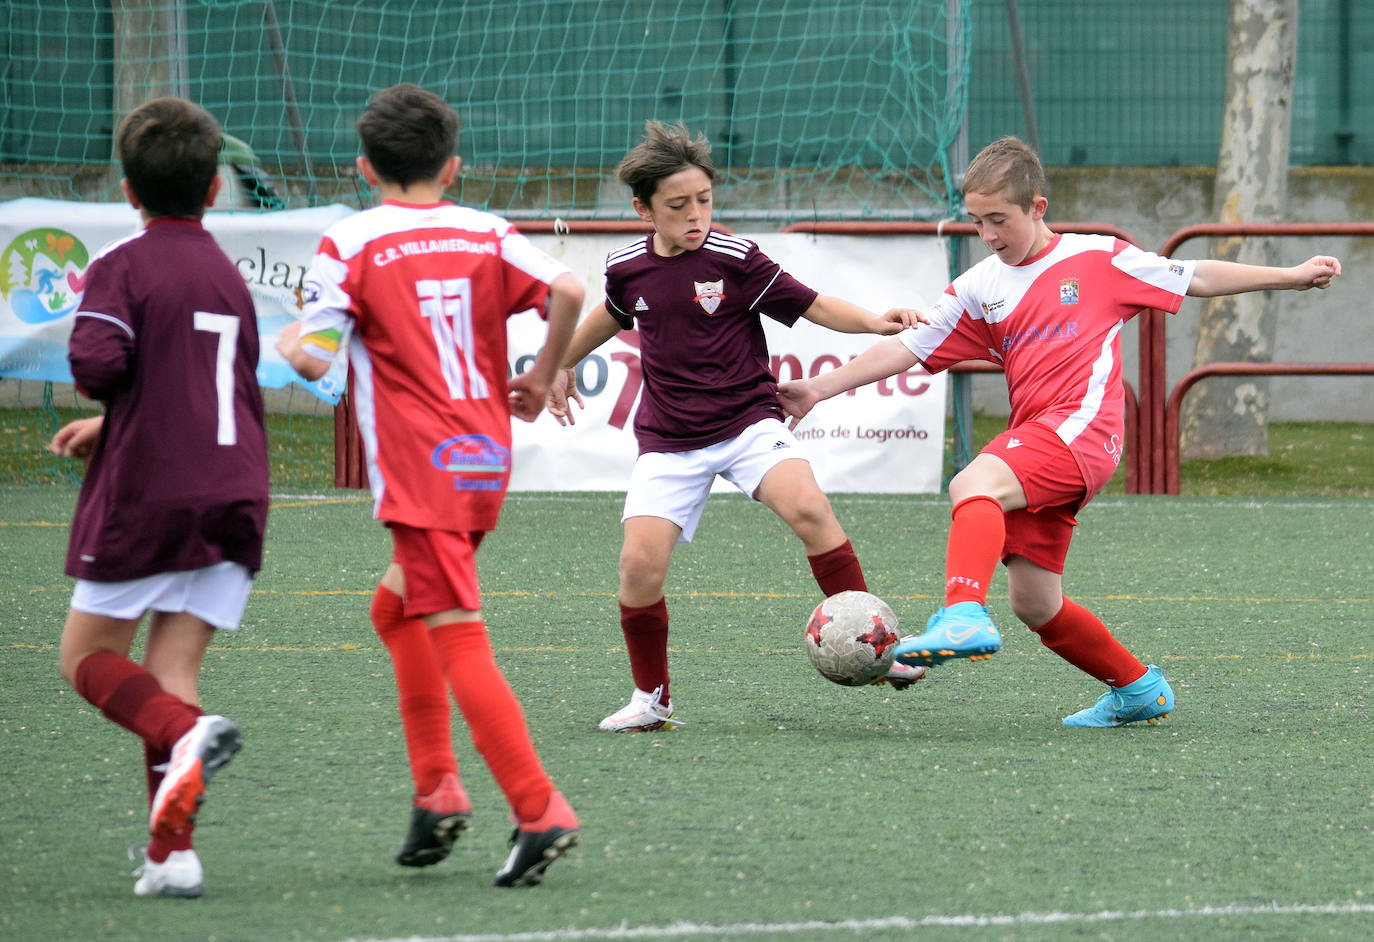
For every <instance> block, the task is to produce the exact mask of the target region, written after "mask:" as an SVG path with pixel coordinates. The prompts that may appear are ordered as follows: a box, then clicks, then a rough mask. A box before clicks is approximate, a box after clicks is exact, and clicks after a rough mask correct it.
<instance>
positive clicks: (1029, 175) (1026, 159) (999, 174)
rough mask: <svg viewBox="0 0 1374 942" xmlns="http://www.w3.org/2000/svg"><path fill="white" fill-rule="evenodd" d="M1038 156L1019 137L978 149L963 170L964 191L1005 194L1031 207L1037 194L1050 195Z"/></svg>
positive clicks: (1027, 207)
mask: <svg viewBox="0 0 1374 942" xmlns="http://www.w3.org/2000/svg"><path fill="white" fill-rule="evenodd" d="M1049 189H1050V187H1049V181H1047V180H1046V179H1045V168H1044V167H1043V166H1042V165H1041V163H1040V158H1039V156H1037V155H1036V153H1035V151H1033V150H1031V148H1030V146H1029V145H1027V144H1026V143H1025V142H1024V141H1022V140H1021V139H1020V138H1016V137H1010V136H1008V137H1002V138H998V139H997V140H995V141H993V142H992V143H991V144H989V145H988V146H987V147H984V148H983V149H982V150H980V151H979V152H978V156H977V157H974V158H973V160H972V161H971V162H970V163H969V165H968V170H966V171H964V192H965V193H985V194H988V195H994V194H998V193H1000V194H1003V195H1004V196H1006V198H1007V201H1008V202H1010V203H1014V204H1015V205H1017V206H1020V207H1021V208H1022V209H1025V210H1029V209H1030V208H1031V204H1032V203H1034V202H1035V198H1036V197H1037V196H1048V195H1049Z"/></svg>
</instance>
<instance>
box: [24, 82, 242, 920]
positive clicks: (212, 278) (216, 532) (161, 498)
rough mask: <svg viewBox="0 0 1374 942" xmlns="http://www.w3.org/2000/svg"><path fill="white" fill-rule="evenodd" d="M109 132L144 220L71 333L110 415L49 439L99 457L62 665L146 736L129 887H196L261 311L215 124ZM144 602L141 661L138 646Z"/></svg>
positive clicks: (168, 105) (57, 448)
mask: <svg viewBox="0 0 1374 942" xmlns="http://www.w3.org/2000/svg"><path fill="white" fill-rule="evenodd" d="M115 140H116V147H117V149H118V153H119V160H120V164H121V167H122V169H123V172H124V179H123V180H122V181H121V185H122V187H123V189H124V193H125V195H126V197H127V198H128V200H129V203H130V204H131V205H132V206H133V207H134V208H135V209H138V210H140V212H141V215H142V217H143V222H144V226H143V229H142V230H140V231H139V232H138V234H136V235H133V236H130V237H129V238H127V239H123V240H120V241H119V242H116V243H114V244H112V245H109V246H107V247H105V248H104V249H102V250H101V252H100V254H99V255H97V257H96V258H95V260H94V261H93V262H92V263H91V266H90V268H89V269H88V271H87V279H86V286H85V291H84V293H83V295H82V299H81V305H80V307H79V308H78V310H77V312H76V322H75V324H74V326H73V327H72V334H71V339H70V341H69V343H68V359H69V360H70V361H71V369H72V378H73V379H74V380H75V381H76V385H77V387H78V388H79V389H81V390H82V391H83V392H84V393H86V394H87V395H88V396H90V397H91V398H93V399H97V400H99V401H100V402H102V403H103V404H104V407H105V414H104V415H103V416H99V417H96V418H91V419H81V420H78V421H76V422H73V423H70V424H68V425H66V426H64V427H63V428H62V429H60V430H59V431H58V432H57V434H56V435H55V436H54V437H53V440H52V442H51V443H50V445H49V449H50V450H51V451H53V452H54V453H56V454H62V455H67V456H70V457H81V458H88V459H89V464H88V467H87V470H86V477H85V479H84V480H83V481H82V484H81V496H80V497H79V498H78V500H77V504H76V513H75V515H74V517H73V519H72V530H71V542H70V546H69V548H68V552H67V568H66V571H67V574H68V575H71V576H75V577H76V579H77V580H78V581H77V584H76V589H75V591H73V593H72V601H71V609H70V611H69V612H68V614H67V622H66V625H65V626H64V627H63V629H62V645H61V651H60V653H59V664H60V667H61V671H62V676H63V677H64V678H66V680H67V682H68V683H70V684H71V685H72V687H73V688H74V689H75V690H76V692H77V693H79V694H80V695H81V696H82V697H84V698H85V699H86V700H88V701H90V702H91V703H92V704H94V705H95V706H96V707H98V708H99V709H100V711H101V713H103V714H104V715H105V716H106V717H107V718H108V719H110V720H112V721H114V722H115V723H118V724H119V725H121V726H123V727H124V728H126V729H128V730H130V731H131V732H133V733H135V734H137V735H138V736H139V737H141V738H142V739H143V744H144V764H145V773H146V779H147V783H148V793H149V822H148V827H149V831H150V833H151V835H152V837H151V841H150V842H149V844H148V846H147V848H146V850H145V859H144V862H143V865H142V866H141V868H140V870H139V879H138V882H137V883H135V885H134V893H135V894H136V895H138V896H176V897H195V896H200V895H201V892H202V886H203V877H204V871H203V869H202V867H201V862H200V858H199V856H197V854H196V852H195V850H194V849H193V848H192V845H191V835H192V831H193V829H194V822H195V815H196V810H197V808H198V807H199V805H200V803H201V801H202V799H203V798H204V796H205V785H206V782H207V781H208V780H209V778H210V776H211V774H212V773H214V772H215V771H216V770H217V769H218V768H220V767H221V766H222V765H224V763H225V762H227V761H229V759H230V758H231V757H232V756H233V755H234V753H235V752H236V751H237V750H238V748H239V740H240V736H239V729H238V726H237V725H235V724H234V723H233V721H231V720H229V719H227V718H225V717H223V716H217V715H211V716H205V715H202V713H201V709H200V698H199V694H198V692H197V681H198V678H199V675H200V666H201V662H202V660H203V658H204V656H205V652H206V649H207V648H208V647H209V645H210V641H211V639H212V638H213V637H214V634H215V631H216V630H218V629H224V630H233V629H236V628H238V626H239V622H240V620H241V619H242V617H243V611H244V607H245V606H246V604H247V602H248V595H249V592H250V591H251V589H252V584H253V574H254V573H255V572H257V570H258V569H259V567H260V566H261V564H262V544H263V532H264V529H265V527H266V522H267V493H268V491H267V433H266V427H265V425H264V423H263V405H262V393H261V391H260V390H259V388H258V383H257V377H256V370H257V364H258V326H257V313H256V311H255V310H254V307H253V300H252V298H251V296H250V295H249V293H248V289H247V288H246V287H245V286H244V283H243V279H242V278H241V277H240V276H239V273H238V270H237V269H235V267H234V264H233V262H231V261H230V260H229V259H228V257H227V256H225V254H224V252H223V251H222V250H221V249H220V248H219V246H218V245H217V244H216V242H215V240H214V238H213V237H212V236H211V235H210V233H209V232H208V231H206V229H205V228H204V227H203V226H202V225H201V217H202V215H203V214H204V212H205V208H206V207H207V206H209V205H210V204H211V203H213V202H214V199H215V194H216V192H217V191H218V189H219V186H220V183H221V181H220V179H219V177H218V176H217V170H218V165H219V150H220V143H221V140H222V134H221V132H220V127H219V124H218V122H216V121H215V119H214V118H213V117H211V115H210V114H208V113H207V112H206V111H205V110H204V109H202V108H200V107H198V106H196V105H194V104H192V103H191V102H189V101H185V100H183V99H180V98H158V99H154V100H152V101H149V102H147V103H146V104H144V105H142V106H140V107H139V108H137V109H135V110H134V111H133V112H131V113H130V114H129V115H128V116H127V117H125V119H124V120H123V121H122V122H121V123H120V126H119V130H118V131H117V133H116V137H115ZM145 614H148V616H149V617H148V633H147V639H146V643H145V645H144V652H143V660H142V663H141V664H138V663H135V662H133V661H132V660H130V659H129V652H130V650H131V648H132V645H133V640H134V637H135V635H136V634H137V632H138V627H139V623H140V622H141V621H142V619H143V616H144V615H145Z"/></svg>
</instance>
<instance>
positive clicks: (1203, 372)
mask: <svg viewBox="0 0 1374 942" xmlns="http://www.w3.org/2000/svg"><path fill="white" fill-rule="evenodd" d="M1209 376H1374V363H1246V362H1218V363H1208V364H1207V365H1206V366H1199V367H1197V368H1196V369H1194V370H1190V371H1189V372H1188V374H1187V375H1186V376H1184V377H1183V379H1181V380H1179V382H1178V385H1176V386H1175V387H1174V390H1173V392H1171V393H1170V394H1169V401H1168V402H1167V403H1166V404H1165V406H1164V490H1163V491H1161V492H1160V493H1164V494H1173V495H1177V494H1178V462H1179V415H1180V412H1181V411H1182V408H1183V397H1184V396H1185V395H1187V394H1188V390H1190V389H1192V388H1193V386H1195V385H1196V384H1197V383H1198V382H1199V381H1201V380H1204V379H1206V378H1207V377H1209Z"/></svg>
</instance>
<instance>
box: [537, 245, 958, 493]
mask: <svg viewBox="0 0 1374 942" xmlns="http://www.w3.org/2000/svg"><path fill="white" fill-rule="evenodd" d="M739 234H740V235H742V236H744V237H745V238H749V239H753V240H754V241H756V242H757V243H758V244H759V246H760V248H761V249H762V250H763V251H764V253H766V254H767V255H768V256H769V257H770V258H772V259H773V260H774V261H776V262H778V263H779V264H781V265H782V266H783V268H784V269H786V270H787V271H788V272H789V273H791V274H792V275H793V276H794V277H796V278H797V279H798V280H800V281H802V282H803V283H805V284H807V285H809V286H811V287H812V288H815V289H816V290H817V291H820V292H821V293H822V294H830V295H836V296H838V297H842V298H845V299H847V300H850V301H853V302H854V303H856V304H861V305H863V306H864V307H867V308H868V309H870V310H873V311H886V310H887V309H889V308H892V307H900V306H910V307H918V308H920V307H927V306H929V305H930V303H931V302H933V301H934V300H935V299H936V298H938V297H939V295H940V292H942V291H943V290H944V288H945V285H946V284H947V283H948V280H949V279H948V268H947V262H946V259H945V252H944V248H943V245H942V244H941V243H940V242H939V241H938V240H936V239H932V238H929V237H921V236H868V237H864V236H836V235H821V236H811V235H805V234H801V233H776V232H775V233H758V234H753V233H739ZM531 238H532V240H533V241H534V242H535V243H536V244H537V245H539V246H540V247H541V248H542V249H544V250H545V251H547V252H548V253H549V254H551V255H553V256H555V257H557V258H559V259H560V260H561V261H562V262H563V263H564V264H566V265H567V266H568V267H569V268H571V269H572V270H573V272H574V273H575V274H576V275H577V276H578V277H579V278H581V279H582V281H583V283H584V284H586V285H587V299H588V304H589V305H591V304H595V303H597V302H599V301H600V300H601V298H602V294H601V292H600V290H599V289H600V285H601V284H602V278H603V275H604V272H605V262H606V254H607V253H608V252H610V251H611V250H613V249H616V248H619V247H621V246H623V245H625V244H627V243H628V242H629V241H630V240H631V239H632V238H633V236H627V235H625V234H623V233H621V234H617V235H604V236H602V235H598V236H592V235H579V236H575V237H566V238H559V237H557V236H544V235H535V236H532V237H531ZM763 320H764V325H765V332H766V334H767V336H768V346H769V349H770V351H771V352H772V355H773V364H774V372H775V375H777V376H778V378H779V379H781V380H788V379H796V378H800V377H804V376H814V375H816V374H817V373H820V372H823V371H826V370H830V369H834V368H835V367H836V366H838V365H840V364H841V363H844V362H846V361H848V360H849V359H850V358H852V357H854V356H856V355H858V354H859V353H861V352H862V351H864V350H866V349H867V348H868V347H869V346H871V345H872V344H874V343H876V342H877V340H878V338H877V337H876V336H874V335H871V334H839V333H835V332H834V331H831V330H826V329H824V328H821V327H817V326H816V325H815V324H812V323H811V322H809V321H806V320H800V321H798V322H797V323H796V325H795V326H793V327H791V328H787V327H783V326H782V325H781V324H778V323H776V322H775V321H772V320H771V319H769V318H766V317H765V318H764V319H763ZM543 336H544V325H543V322H542V321H540V320H539V319H538V318H537V317H536V316H535V315H533V314H522V315H519V316H517V317H516V318H514V319H512V321H511V350H510V355H511V364H512V367H513V369H514V371H515V372H523V371H524V370H525V369H527V368H528V365H529V363H530V362H531V361H532V359H533V356H534V353H535V352H536V351H537V350H538V349H539V345H540V343H541V342H542V340H543ZM637 343H638V334H637V333H636V332H622V333H621V334H620V335H618V336H617V337H615V338H613V339H612V340H610V341H608V342H607V343H605V344H603V345H602V346H601V347H600V348H599V349H598V350H597V351H596V352H595V353H593V354H592V355H591V356H589V357H587V358H586V359H585V360H584V361H583V362H582V363H581V364H580V366H579V367H578V384H579V387H580V388H581V390H582V397H583V401H584V402H585V403H586V406H587V407H586V409H585V410H584V411H579V412H577V414H576V418H577V424H576V425H574V426H571V427H563V426H560V425H559V424H558V423H557V422H556V421H555V420H554V419H553V418H552V417H551V416H549V415H548V414H547V413H546V414H544V415H541V416H540V417H539V418H538V419H537V420H536V421H535V422H533V423H524V422H520V421H516V422H515V423H514V425H515V428H514V432H515V455H514V472H513V474H512V476H511V489H512V490H607V491H620V490H624V489H625V486H626V484H627V483H628V482H629V475H630V468H631V466H632V465H633V463H634V459H635V456H636V454H637V448H636V445H635V440H634V434H633V431H632V429H633V422H634V406H635V404H636V402H637V399H638V393H639V351H638V348H637V346H636V344H637ZM574 409H576V406H574ZM944 419H945V374H943V373H941V374H939V375H936V376H930V375H929V374H927V373H926V372H925V371H923V370H921V369H920V368H917V369H915V370H912V371H911V372H909V373H906V374H903V375H901V376H896V377H893V378H891V379H888V380H885V381H883V382H881V383H875V384H873V385H871V386H867V387H865V388H862V389H858V390H855V391H853V392H851V393H849V394H846V395H843V396H837V397H836V398H834V399H831V400H829V401H827V402H823V403H821V404H820V405H818V406H817V407H816V408H815V409H814V410H812V412H811V414H810V415H808V416H807V417H806V419H805V420H803V421H802V423H801V424H800V425H799V426H798V427H797V429H796V431H795V433H794V434H795V435H796V436H797V437H798V438H799V439H800V440H801V443H802V445H803V447H804V448H805V449H806V451H807V453H808V457H809V458H810V459H811V463H812V466H813V468H814V469H815V472H816V478H817V480H818V481H819V482H820V485H821V487H822V489H824V490H825V491H827V492H836V493H839V492H846V491H849V492H864V493H938V492H939V490H940V484H941V474H942V468H943V462H944ZM716 489H717V490H725V491H729V490H732V488H731V486H730V485H728V484H725V483H724V482H722V481H719V480H718V481H717V482H716Z"/></svg>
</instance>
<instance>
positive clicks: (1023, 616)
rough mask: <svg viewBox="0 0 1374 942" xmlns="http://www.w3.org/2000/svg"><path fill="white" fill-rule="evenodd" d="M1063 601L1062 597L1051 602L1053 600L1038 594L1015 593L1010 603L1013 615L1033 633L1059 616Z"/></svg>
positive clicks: (1012, 594)
mask: <svg viewBox="0 0 1374 942" xmlns="http://www.w3.org/2000/svg"><path fill="white" fill-rule="evenodd" d="M1061 599H1062V597H1059V598H1055V599H1054V600H1053V601H1052V602H1051V600H1049V599H1047V598H1045V597H1043V596H1041V595H1038V594H1031V593H1027V594H1024V595H1017V594H1016V593H1015V592H1013V593H1011V595H1010V599H1009V601H1010V602H1011V611H1012V614H1013V615H1015V616H1016V617H1017V619H1018V620H1019V621H1020V622H1021V623H1022V624H1024V625H1025V626H1026V627H1027V628H1030V629H1031V630H1032V631H1033V630H1035V629H1036V628H1039V627H1040V626H1041V625H1043V624H1045V622H1047V621H1049V620H1050V619H1051V618H1053V617H1054V616H1055V615H1056V614H1058V612H1059V606H1060V604H1061Z"/></svg>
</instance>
